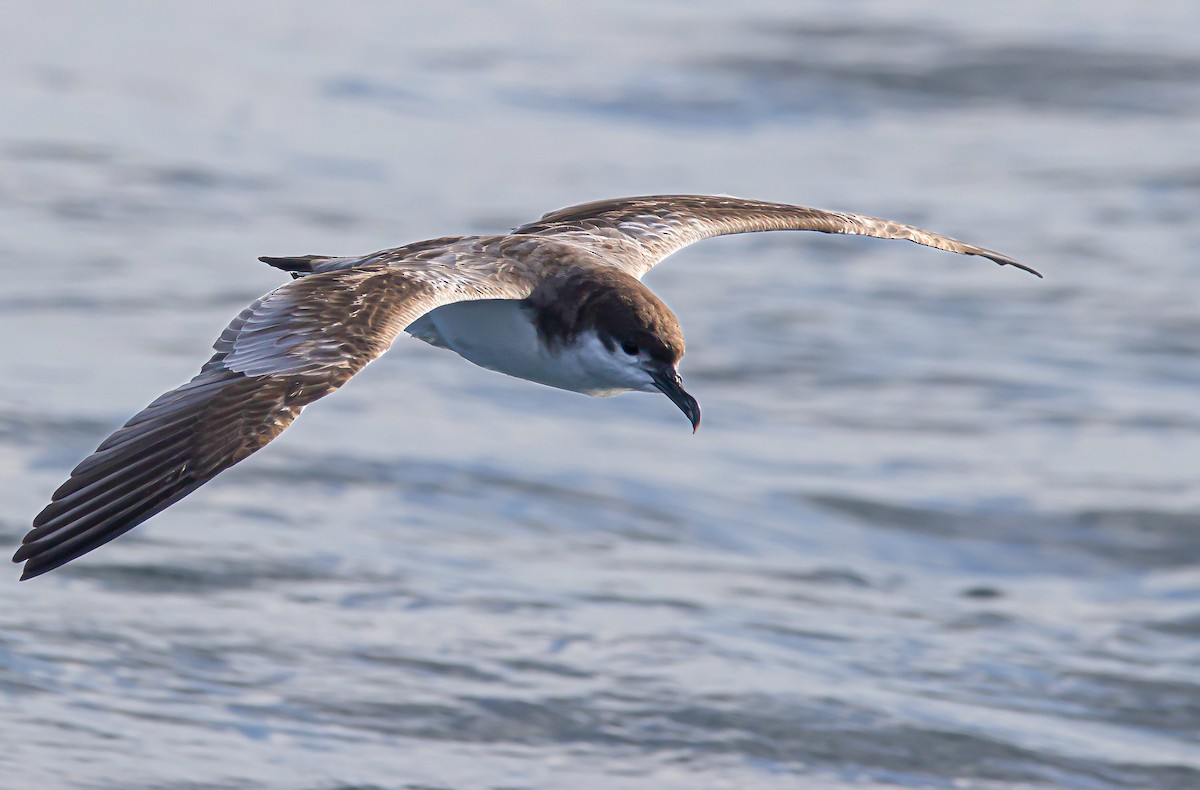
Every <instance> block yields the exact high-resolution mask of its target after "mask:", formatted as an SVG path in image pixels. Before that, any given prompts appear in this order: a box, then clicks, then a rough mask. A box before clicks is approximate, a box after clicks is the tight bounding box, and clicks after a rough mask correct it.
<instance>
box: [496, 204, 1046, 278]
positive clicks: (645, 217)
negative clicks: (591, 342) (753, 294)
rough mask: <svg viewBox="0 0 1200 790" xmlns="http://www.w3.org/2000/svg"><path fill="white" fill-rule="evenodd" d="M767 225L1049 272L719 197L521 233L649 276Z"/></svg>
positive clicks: (919, 234) (951, 244)
mask: <svg viewBox="0 0 1200 790" xmlns="http://www.w3.org/2000/svg"><path fill="white" fill-rule="evenodd" d="M767 230H815V231H819V232H821V233H844V234H849V235H855V236H874V237H875V238H879V239H907V240H909V241H912V242H916V243H917V244H923V245H925V246H926V247H934V248H936V249H939V250H946V251H948V252H957V253H959V254H961V255H980V256H982V257H984V258H988V259H989V260H993V261H995V262H996V263H998V264H1000V265H1001V266H1015V267H1017V268H1018V269H1024V270H1025V271H1027V272H1030V273H1032V274H1036V275H1037V276H1038V277H1041V276H1042V275H1041V274H1038V272H1036V271H1035V270H1033V269H1031V268H1030V267H1028V266H1025V265H1024V264H1021V263H1018V262H1017V261H1015V260H1013V259H1012V258H1009V257H1008V256H1006V255H1002V254H1000V253H998V252H993V251H992V250H986V249H984V248H982V247H976V246H975V245H973V244H967V243H965V242H961V241H958V240H957V239H952V238H950V237H948V236H942V235H941V234H938V233H934V232H932V231H928V230H925V229H923V228H917V227H914V226H912V225H903V224H901V223H899V222H893V221H892V220H888V219H879V218H878V217H868V216H866V215H863V214H847V213H844V212H840V211H823V210H821V209H815V208H806V207H804V206H790V205H787V204H786V203H767V202H764V201H759V200H743V199H741V198H735V197H727V196H717V195H655V196H648V197H630V198H617V199H615V200H600V201H596V202H594V203H584V204H581V205H578V206H570V207H568V208H564V209H559V210H558V211H553V212H551V213H549V214H547V215H545V216H544V217H542V218H541V219H539V220H538V221H536V222H531V223H528V224H526V225H522V226H521V227H519V228H516V229H515V230H514V231H513V233H519V234H530V235H537V236H549V237H553V238H558V239H562V240H564V241H574V242H576V243H579V244H582V245H585V246H587V247H589V248H593V249H597V250H599V251H601V252H602V253H603V255H604V257H605V258H606V259H607V261H608V262H609V263H610V264H611V265H615V266H618V267H620V268H621V269H623V270H624V271H626V272H628V273H629V274H631V275H633V276H634V277H638V278H641V277H642V276H643V275H644V274H645V273H646V272H648V271H650V269H651V268H652V267H653V266H654V265H655V264H657V263H658V262H659V261H661V260H663V259H664V258H666V257H667V256H668V255H670V254H671V253H673V252H676V251H678V250H680V249H682V248H683V247H686V246H687V245H689V244H693V243H695V242H697V241H700V240H702V239H708V238H712V237H713V236H725V235H728V234H732V233H755V232H758V231H767Z"/></svg>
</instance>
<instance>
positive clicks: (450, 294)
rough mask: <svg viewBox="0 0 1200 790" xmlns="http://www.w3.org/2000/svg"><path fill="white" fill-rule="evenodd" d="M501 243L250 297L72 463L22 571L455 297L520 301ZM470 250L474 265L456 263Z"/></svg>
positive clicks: (207, 470)
mask: <svg viewBox="0 0 1200 790" xmlns="http://www.w3.org/2000/svg"><path fill="white" fill-rule="evenodd" d="M470 244H474V247H475V248H474V249H471V248H469V246H470ZM495 246H496V245H495V242H491V243H490V246H489V242H488V241H487V240H472V241H471V242H470V243H469V244H468V247H465V248H463V249H458V250H456V249H453V248H451V249H448V250H444V251H443V254H442V255H441V256H436V255H429V256H427V257H426V259H425V260H422V261H419V262H405V261H395V260H391V261H390V262H388V263H375V264H368V265H366V266H362V267H358V268H352V269H344V270H339V271H330V272H326V273H319V274H311V275H309V276H306V277H303V278H301V279H298V280H294V281H292V282H290V283H288V284H287V285H284V286H282V287H281V288H278V289H276V290H274V291H272V292H270V293H269V294H267V295H265V296H264V297H262V298H261V299H258V300H257V301H255V302H254V303H253V304H251V305H250V306H249V307H247V308H246V309H245V310H244V311H242V313H241V314H240V315H239V316H238V317H237V318H235V319H234V320H233V322H232V323H231V324H230V325H229V327H228V328H227V329H226V330H225V331H224V332H223V333H222V334H221V336H220V338H218V340H217V341H216V343H215V344H214V345H213V348H214V349H215V350H216V354H214V355H213V357H212V359H210V360H209V361H208V363H207V364H205V365H204V367H203V368H201V370H200V373H199V375H197V376H196V377H195V378H193V379H192V380H191V381H189V382H188V383H186V384H184V385H182V386H180V387H178V388H176V389H174V390H171V391H170V392H167V393H165V394H164V395H162V396H161V397H159V398H158V399H157V400H155V401H154V402H153V403H151V404H150V405H149V406H147V407H146V408H145V409H143V410H142V411H141V412H140V413H138V414H137V415H135V416H134V417H133V418H132V419H130V420H129V421H128V422H127V423H126V424H125V425H124V427H122V428H120V429H119V430H117V431H116V432H115V433H114V434H113V435H112V436H110V437H108V439H106V440H105V441H104V442H103V443H102V444H101V445H100V447H99V448H97V449H96V451H95V452H94V453H92V454H91V455H90V456H88V457H87V458H85V459H84V460H83V461H82V462H80V463H79V465H78V466H76V467H75V469H74V470H73V471H72V472H71V477H70V479H68V480H67V481H66V482H65V483H63V485H62V486H61V487H60V488H59V489H58V490H57V491H55V492H54V495H53V497H52V499H51V502H50V504H49V505H47V506H46V507H45V509H43V510H42V512H41V513H39V514H38V515H37V517H36V518H35V519H34V521H33V529H32V530H30V532H29V533H28V534H27V535H26V536H25V539H24V540H23V541H22V545H21V547H20V549H18V551H17V553H16V555H15V556H14V557H13V561H14V562H25V568H24V573H23V575H22V576H21V578H22V579H28V578H31V577H33V576H38V575H40V574H43V573H45V572H47V571H50V570H53V569H54V568H57V567H58V566H60V565H62V564H63V563H66V562H69V561H71V560H73V559H75V558H76V557H79V556H80V555H82V554H85V553H87V552H89V551H91V550H92V549H95V548H97V547H98V546H101V545H103V544H105V543H107V542H108V541H110V540H112V539H113V538H116V537H117V536H119V535H122V534H123V533H125V532H127V531H129V530H130V529H132V528H133V527H135V526H137V525H138V524H140V523H141V522H143V521H145V520H146V519H148V518H150V517H151V516H153V515H154V514H155V513H158V512H159V511H161V510H163V509H164V508H166V507H168V506H169V505H171V504H173V503H174V502H177V501H178V500H180V499H182V498H183V497H185V496H187V495H188V494H189V493H191V492H192V491H194V490H196V489H197V488H199V487H200V486H201V485H203V484H204V483H206V482H207V481H208V480H211V479H212V478H213V477H214V476H215V475H217V474H218V473H220V472H221V471H223V470H225V469H227V468H229V467H230V466H233V465H234V464H236V463H237V462H238V461H241V460H242V459H244V458H246V457H247V456H249V455H250V454H251V453H253V452H255V451H256V450H258V449H260V448H262V447H263V446H265V445H266V444H267V443H268V442H270V441H271V440H272V439H274V438H275V437H276V436H278V435H279V434H280V433H281V432H282V431H283V430H284V429H285V428H287V426H288V425H290V424H291V422H292V421H293V420H294V419H296V417H297V415H299V414H300V410H301V409H303V408H304V407H305V406H306V405H307V404H309V403H311V402H313V401H315V400H317V399H318V398H321V397H323V396H325V395H328V394H329V393H330V392H333V391H334V390H335V389H337V388H338V387H340V386H341V385H342V384H344V383H346V381H348V380H349V379H350V377H351V376H353V375H354V374H355V373H357V372H358V371H360V370H361V369H362V368H363V367H364V366H365V365H366V364H367V363H368V362H370V361H371V360H373V359H375V358H376V357H378V356H379V355H380V354H382V353H383V352H384V351H386V350H387V349H388V347H389V346H390V345H391V343H392V341H393V340H394V339H395V338H396V336H397V335H398V334H399V333H400V331H401V330H402V329H404V327H406V326H407V325H408V324H410V323H412V322H413V321H414V320H416V319H417V318H419V317H420V316H421V315H424V314H425V313H426V312H428V311H430V310H433V309H434V308H436V307H439V306H440V305H443V304H448V303H451V302H457V301H466V300H473V299H497V298H499V299H521V298H524V297H525V296H526V295H528V293H529V291H530V290H531V287H532V285H531V283H530V281H528V280H527V279H526V278H525V277H524V276H523V275H522V274H521V272H519V271H516V270H513V269H510V268H508V267H505V266H502V265H497V264H496V262H495V255H496V253H497V250H496V249H495ZM464 252H466V253H469V254H468V255H466V256H464V255H463V254H462V253H464ZM464 257H467V258H470V259H471V260H472V261H474V262H475V263H476V264H477V265H475V266H470V265H468V266H460V265H458V259H460V258H464Z"/></svg>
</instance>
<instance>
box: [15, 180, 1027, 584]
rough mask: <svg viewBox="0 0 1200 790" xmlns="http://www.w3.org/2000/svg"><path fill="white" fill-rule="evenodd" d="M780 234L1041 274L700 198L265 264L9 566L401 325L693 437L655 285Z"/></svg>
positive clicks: (77, 473) (344, 374)
mask: <svg viewBox="0 0 1200 790" xmlns="http://www.w3.org/2000/svg"><path fill="white" fill-rule="evenodd" d="M766 230H816V231H820V232H824V233H843V234H856V235H866V236H875V237H878V238H899V239H908V240H910V241H914V242H917V243H919V244H923V245H926V246H931V247H935V248H938V249H943V250H947V251H950V252H957V253H960V254H965V255H979V256H983V257H986V258H989V259H990V260H993V261H995V262H996V263H999V264H1001V265H1012V266H1016V267H1019V268H1022V269H1026V270H1028V271H1031V272H1032V271H1033V270H1032V269H1029V268H1028V267H1026V266H1023V265H1022V264H1019V263H1017V262H1016V261H1014V260H1012V259H1010V258H1008V257H1006V256H1003V255H1001V254H999V253H996V252H992V251H990V250H985V249H983V248H980V247H975V246H973V245H970V244H965V243H963V242H959V241H955V240H954V239H950V238H948V237H945V236H940V235H938V234H935V233H931V232H929V231H925V230H922V229H920V228H915V227H912V226H908V225H902V224H899V223H896V222H892V221H890V220H882V219H877V218H874V217H867V216H862V215H857V214H844V213H838V212H827V211H821V210H818V209H811V208H805V207H801V206H790V205H786V204H779V203H766V202H762V201H753V200H742V199H739V198H731V197H718V196H688V195H683V196H656V197H644V198H620V199H616V200H609V201H600V202H597V203H589V204H584V205H580V206H573V207H570V208H566V209H562V210H560V211H556V212H552V213H550V214H547V215H546V216H544V217H542V219H540V220H538V221H537V222H533V223H530V224H527V225H523V226H521V227H519V228H516V229H515V230H514V231H512V232H511V233H507V234H502V235H495V236H454V237H445V238H439V239H430V240H428V241H421V242H416V243H414V244H409V245H405V246H403V247H397V248H394V249H390V250H384V251H382V252H378V253H374V254H372V255H367V256H363V257H358V258H354V257H347V258H333V257H326V256H314V255H309V256H303V257H296V258H263V259H262V260H263V261H264V262H266V263H269V264H270V265H272V266H275V267H277V268H279V269H283V270H285V271H288V272H290V273H291V274H292V276H293V277H294V278H295V279H294V280H293V281H292V282H290V283H287V284H286V285H283V286H281V287H280V288H277V289H275V290H274V291H271V292H270V293H268V294H266V295H264V296H263V297H261V298H260V299H258V300H256V301H255V302H253V303H252V304H251V305H250V306H249V307H247V308H246V309H245V310H243V311H242V313H241V314H240V315H238V316H237V317H236V318H235V319H234V320H233V322H232V323H231V324H230V325H229V327H228V328H227V329H226V330H225V331H224V332H222V333H221V336H220V337H219V338H218V339H217V341H216V343H215V344H214V346H213V348H214V350H215V352H216V353H215V354H214V355H213V357H212V358H211V359H210V360H209V361H208V362H207V363H206V364H205V365H204V366H203V367H202V368H201V370H200V373H199V374H198V375H197V376H196V377H195V378H194V379H192V380H191V381H190V382H188V383H186V384H184V385H182V386H180V387H178V388H176V389H174V390H172V391H171V392H168V393H165V394H164V395H162V396H161V397H159V398H158V399H157V400H155V401H154V402H153V403H151V404H150V405H149V406H147V407H146V408H145V409H143V410H142V411H141V412H140V413H138V414H137V415H135V416H134V417H133V418H131V419H130V420H129V422H127V423H126V424H125V426H123V427H122V428H120V429H118V430H117V431H116V432H115V433H114V434H113V435H112V436H110V437H109V438H108V439H106V440H105V441H104V442H103V443H102V444H101V445H100V447H99V448H97V450H96V452H94V453H93V454H92V455H90V456H88V457H87V458H85V459H84V460H83V461H82V462H80V464H79V465H78V466H77V467H76V468H75V469H74V470H73V471H72V473H71V476H70V478H69V479H68V480H67V482H66V483H64V484H63V485H62V486H61V487H60V488H59V489H58V490H57V491H55V493H54V495H53V496H52V498H51V502H50V504H49V505H47V506H46V508H45V509H43V510H42V512H41V513H39V514H38V516H37V517H36V518H35V519H34V522H33V529H32V530H31V531H30V532H29V533H28V534H27V535H26V536H25V539H24V541H23V543H22V546H21V548H20V549H18V551H17V553H16V555H15V556H14V558H13V559H14V561H16V562H22V561H23V562H25V563H26V565H25V570H24V574H23V575H22V578H30V577H32V576H37V575H40V574H42V573H45V572H47V571H49V570H53V569H54V568H56V567H58V566H60V565H62V564H64V563H66V562H69V561H70V560H72V559H74V558H76V557H78V556H80V555H82V554H84V553H86V552H88V551H91V550H92V549H94V548H96V547H98V546H100V545H103V544H104V543H107V542H108V541H110V540H112V539H113V538H115V537H117V536H119V535H121V534H123V533H125V532H127V531H128V530H130V529H132V528H133V527H134V526H136V525H137V524H139V523H141V522H142V521H144V520H145V519H147V518H149V517H150V516H152V515H154V514H155V513H158V512H159V511H161V510H163V509H164V508H166V507H168V506H169V505H171V504H172V503H174V502H176V501H178V500H179V499H181V498H183V497H184V496H186V495H187V494H189V493H191V492H192V491H193V490H195V489H196V488H198V487H199V486H201V485H203V484H204V483H205V482H207V481H208V480H210V479H212V478H213V477H214V476H215V475H217V474H218V473H220V472H221V471H223V470H224V469H227V468H228V467H230V466H232V465H233V464H235V463H237V462H238V461H241V460H242V459H244V458H246V457H247V456H249V455H250V454H252V453H254V452H255V451H257V450H258V449H260V448H261V447H263V446H264V445H266V444H267V443H268V442H270V441H271V440H272V439H273V438H274V437H275V436H277V435H278V434H279V433H280V432H281V431H283V430H284V429H285V428H286V427H287V426H288V425H290V424H291V422H292V421H293V420H294V419H295V418H296V416H297V415H298V414H299V413H300V411H301V410H302V409H303V408H304V407H305V406H306V405H308V404H309V403H311V402H313V401H315V400H317V399H318V398H321V397H323V396H325V395H327V394H329V393H330V392H332V391H333V390H334V389H337V388H338V387H340V386H341V385H342V384H344V383H345V382H346V381H347V380H349V379H350V378H351V377H352V376H353V375H354V374H355V373H357V372H358V371H359V370H361V369H362V368H363V366H365V365H366V364H367V363H368V362H370V361H371V360H372V359H375V358H376V357H378V356H379V355H380V354H382V353H383V352H384V351H386V350H387V349H388V348H389V347H390V346H391V344H392V341H393V340H394V339H395V338H396V337H397V336H398V335H399V334H400V332H401V331H404V330H407V331H408V332H409V333H410V334H412V335H413V336H415V337H417V338H419V339H421V340H424V341H425V342H428V343H431V344H433V345H435V346H439V347H442V348H447V349H450V350H452V351H454V352H456V353H457V354H459V355H460V356H462V357H463V358H465V359H467V360H469V361H471V362H473V363H475V364H477V365H480V366H482V367H485V368H488V369H490V370H495V371H498V372H501V373H505V374H508V375H510V376H516V377H518V378H523V379H527V380H530V381H534V382H537V383H540V384H546V385H549V386H552V387H558V388H560V389H565V390H571V391H575V392H582V393H585V394H589V395H615V394H618V393H620V392H627V391H631V390H633V391H642V392H651V391H655V390H659V391H661V392H663V393H664V394H666V395H667V396H668V397H669V398H670V399H671V401H672V402H673V403H675V404H676V405H677V406H678V407H679V408H680V409H681V410H682V411H683V412H684V414H685V415H686V416H687V417H688V419H689V420H690V421H691V423H692V426H693V430H694V429H695V427H696V426H697V425H698V423H699V420H700V409H699V406H698V404H697V403H696V401H695V399H694V398H692V396H691V395H689V394H688V393H687V392H686V391H684V389H683V385H682V382H681V380H680V378H679V375H678V371H677V365H678V363H679V360H680V358H681V357H682V356H683V352H684V341H683V333H682V331H681V330H680V328H679V322H678V320H677V319H676V318H675V315H674V314H673V313H672V312H671V311H670V309H669V308H667V306H666V305H665V304H663V302H662V301H661V300H660V299H659V298H658V297H657V296H655V295H654V294H653V293H652V292H651V291H650V290H649V289H648V288H646V286H644V285H643V284H642V283H641V282H640V280H641V277H642V276H643V275H644V274H645V273H646V272H647V271H649V270H650V268H651V267H653V266H654V265H655V264H656V263H658V262H659V261H661V260H662V259H663V258H665V257H667V256H668V255H670V254H671V253H673V252H675V251H676V250H678V249H680V248H682V247H684V246H686V245H688V244H691V243H693V242H695V241H699V240H701V239H704V238H708V237H711V236H719V235H725V234H730V233H745V232H754V231H766ZM1034 273H1035V274H1036V272H1034Z"/></svg>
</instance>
